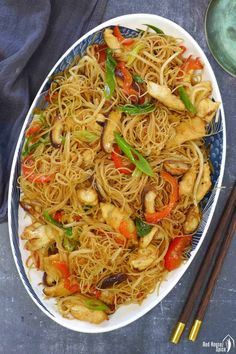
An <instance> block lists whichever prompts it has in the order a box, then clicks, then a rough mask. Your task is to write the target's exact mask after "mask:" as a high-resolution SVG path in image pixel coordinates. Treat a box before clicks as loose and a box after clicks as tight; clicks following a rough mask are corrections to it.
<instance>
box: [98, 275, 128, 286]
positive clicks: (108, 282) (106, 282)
mask: <svg viewBox="0 0 236 354" xmlns="http://www.w3.org/2000/svg"><path fill="white" fill-rule="evenodd" d="M127 279H128V275H127V274H126V273H117V274H111V275H109V276H108V277H106V278H104V279H103V280H102V282H101V285H100V288H101V289H107V288H111V287H112V286H113V285H114V284H120V283H122V282H123V281H125V280H127Z"/></svg>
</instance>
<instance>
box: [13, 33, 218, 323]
mask: <svg viewBox="0 0 236 354" xmlns="http://www.w3.org/2000/svg"><path fill="white" fill-rule="evenodd" d="M110 27H112V26H110ZM120 28H121V33H122V34H123V35H124V36H125V37H135V36H137V33H138V32H137V31H135V30H132V29H129V28H126V27H120ZM103 31H104V28H102V29H101V30H99V31H97V32H94V33H92V34H91V35H89V36H88V37H87V38H85V39H84V40H82V41H81V42H80V43H78V44H77V45H76V44H75V45H73V46H72V48H70V49H69V50H68V51H67V52H66V54H65V55H64V56H63V57H62V58H61V60H60V61H59V63H58V64H57V65H56V66H55V67H54V68H53V69H52V71H51V72H50V76H48V78H47V80H45V83H44V84H43V85H42V87H41V89H40V91H39V92H38V95H37V96H36V98H35V100H34V102H33V103H32V105H31V108H30V110H29V113H28V116H27V118H26V122H27V123H26V122H25V124H24V127H23V128H22V132H21V135H20V138H19V142H18V145H17V148H16V153H15V156H14V160H13V164H12V171H11V180H10V186H9V200H8V219H9V233H10V240H11V245H12V251H13V256H14V259H15V262H16V266H17V268H18V271H19V273H20V275H21V277H22V279H23V283H24V285H25V287H26V289H27V290H28V292H29V293H30V295H31V297H32V298H33V300H34V301H35V302H36V303H37V304H38V305H39V307H41V309H43V310H44V311H46V312H47V313H48V314H49V316H50V317H52V318H55V316H54V314H53V313H51V312H50V311H49V310H48V309H47V307H46V306H45V305H44V304H43V303H42V301H41V300H40V299H39V297H38V295H37V294H36V293H35V291H34V289H33V287H32V285H31V284H30V281H29V279H28V276H27V274H26V271H25V268H24V265H23V260H22V256H21V251H20V246H19V244H20V241H19V233H18V229H19V225H18V212H19V199H20V188H19V185H18V182H17V180H18V177H19V176H20V172H21V171H20V170H21V168H20V159H21V150H22V147H23V143H24V132H25V131H26V130H27V128H28V126H29V125H30V122H31V120H32V118H33V114H32V111H33V109H34V108H35V107H41V108H44V107H45V106H46V104H47V103H46V101H45V96H46V95H47V90H48V89H49V87H50V83H51V76H52V75H54V74H56V73H58V72H60V71H63V70H65V69H66V68H68V66H69V65H70V64H71V63H72V62H73V60H74V58H75V57H76V56H83V55H84V54H85V53H86V48H87V47H88V46H89V45H91V44H95V43H97V44H99V43H103V42H104V41H103V35H102V34H103ZM222 112H223V110H222V109H221V108H220V109H219V111H218V113H217V119H216V118H215V120H214V121H213V123H212V124H211V126H210V127H209V129H208V134H209V136H207V137H206V138H205V145H206V147H207V148H208V149H209V153H210V160H211V163H212V166H213V175H212V185H213V187H212V189H211V191H210V192H209V193H208V194H207V195H206V196H205V198H204V199H203V200H202V202H201V208H202V221H201V224H200V226H199V228H198V230H197V232H196V233H195V234H194V236H193V242H192V250H191V251H190V252H188V254H187V256H188V258H190V257H191V253H192V251H193V250H194V249H196V247H197V245H198V243H199V241H200V239H201V236H202V233H203V231H204V229H205V226H206V224H207V221H208V218H209V216H210V213H211V210H212V206H213V204H214V199H215V195H216V191H217V186H218V183H219V177H220V175H221V166H222V164H223V163H224V158H225V156H224V155H225V151H224V146H225V134H224V123H223V114H222ZM221 178H222V176H221Z"/></svg>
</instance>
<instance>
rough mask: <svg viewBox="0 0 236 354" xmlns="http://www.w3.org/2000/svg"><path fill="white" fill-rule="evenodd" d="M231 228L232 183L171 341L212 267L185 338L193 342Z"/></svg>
mask: <svg viewBox="0 0 236 354" xmlns="http://www.w3.org/2000/svg"><path fill="white" fill-rule="evenodd" d="M235 230H236V183H235V184H234V187H233V190H232V192H231V194H230V197H229V199H228V201H227V203H226V207H225V209H224V212H223V213H222V215H221V218H220V221H219V223H218V225H217V227H216V229H215V232H214V234H213V236H212V240H211V242H210V245H209V246H208V249H207V251H206V254H205V257H204V258H203V261H202V263H201V265H200V267H199V270H198V273H197V276H196V278H195V280H194V283H193V285H192V288H191V289H190V292H189V294H188V296H187V301H186V303H185V305H184V307H183V309H182V312H181V314H180V316H179V320H178V323H177V325H176V327H175V329H174V332H173V334H172V337H171V339H170V341H171V342H172V343H174V344H177V343H178V342H179V340H180V337H181V335H182V333H183V331H184V328H185V325H186V323H187V321H188V319H189V317H190V315H191V312H192V310H193V307H194V304H195V302H196V300H197V298H198V297H199V292H200V290H201V288H202V285H203V283H205V282H206V275H207V273H208V270H209V268H210V267H212V270H211V273H210V275H209V278H208V282H207V285H206V287H205V289H204V293H203V296H202V299H201V302H200V305H199V307H198V310H197V313H196V315H195V320H194V322H193V325H192V327H191V330H190V333H189V337H188V338H189V340H191V341H193V342H194V341H195V340H196V339H197V336H198V332H199V330H200V327H201V325H202V321H203V318H204V315H205V313H206V310H207V306H208V304H209V301H210V298H211V295H212V292H213V289H214V286H215V284H216V281H217V278H218V276H219V273H220V270H221V268H222V265H223V262H224V258H225V256H226V254H227V251H228V249H229V246H230V242H231V240H232V238H233V235H234V232H235ZM218 247H219V251H218V255H217V257H216V259H215V261H214V264H213V265H211V263H212V260H213V258H214V256H215V253H216V251H217V249H218Z"/></svg>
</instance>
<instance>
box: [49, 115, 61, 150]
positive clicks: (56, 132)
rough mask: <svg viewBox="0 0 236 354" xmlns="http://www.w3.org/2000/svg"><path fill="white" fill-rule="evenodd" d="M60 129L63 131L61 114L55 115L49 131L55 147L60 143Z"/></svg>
mask: <svg viewBox="0 0 236 354" xmlns="http://www.w3.org/2000/svg"><path fill="white" fill-rule="evenodd" d="M62 131H63V122H62V119H61V116H59V115H57V116H56V118H55V121H54V125H53V128H52V130H51V133H50V139H51V143H52V146H53V147H55V148H57V149H58V148H59V147H60V146H61V144H62Z"/></svg>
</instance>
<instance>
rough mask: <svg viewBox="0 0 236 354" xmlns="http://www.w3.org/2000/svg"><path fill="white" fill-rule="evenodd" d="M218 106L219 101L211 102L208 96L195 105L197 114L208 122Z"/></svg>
mask: <svg viewBox="0 0 236 354" xmlns="http://www.w3.org/2000/svg"><path fill="white" fill-rule="evenodd" d="M219 106H220V102H213V101H212V100H211V99H210V98H204V99H203V100H202V101H200V103H199V104H198V106H197V115H198V117H201V118H203V119H204V120H205V121H206V122H207V123H210V122H211V121H212V119H213V118H214V116H215V114H216V111H217V110H218V108H219Z"/></svg>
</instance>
